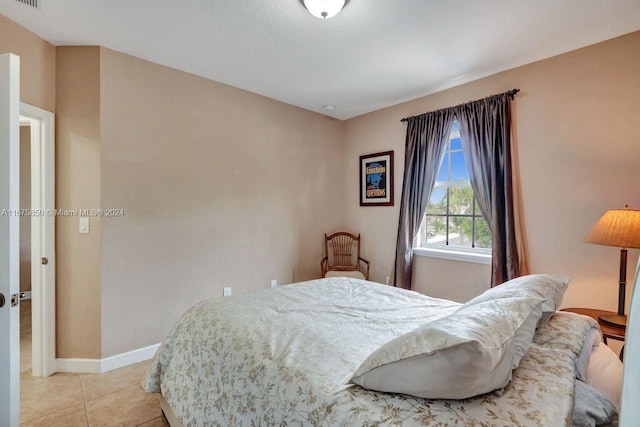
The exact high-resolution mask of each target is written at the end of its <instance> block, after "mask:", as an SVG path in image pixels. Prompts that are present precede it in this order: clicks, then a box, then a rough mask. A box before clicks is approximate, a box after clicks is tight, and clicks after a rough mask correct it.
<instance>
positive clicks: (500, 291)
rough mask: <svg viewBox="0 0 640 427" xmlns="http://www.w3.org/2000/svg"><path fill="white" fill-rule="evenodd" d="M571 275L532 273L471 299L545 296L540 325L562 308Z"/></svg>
mask: <svg viewBox="0 0 640 427" xmlns="http://www.w3.org/2000/svg"><path fill="white" fill-rule="evenodd" d="M569 281H571V279H570V278H569V277H565V276H560V275H557V274H531V275H528V276H521V277H518V278H516V279H512V280H509V281H508V282H505V283H503V284H501V285H499V286H496V287H494V288H491V289H489V290H487V291H486V292H484V293H483V294H481V295H479V296H477V297H476V298H474V299H473V300H471V301H474V300H475V301H486V300H490V299H496V298H504V297H506V298H510V297H513V296H518V295H523V296H524V295H528V296H534V297H542V298H544V303H543V304H542V317H541V318H540V321H539V322H538V327H540V326H544V325H546V324H547V322H549V319H551V316H553V314H554V313H555V312H556V310H557V309H558V308H560V304H561V303H562V298H563V297H564V293H565V291H566V290H567V286H569Z"/></svg>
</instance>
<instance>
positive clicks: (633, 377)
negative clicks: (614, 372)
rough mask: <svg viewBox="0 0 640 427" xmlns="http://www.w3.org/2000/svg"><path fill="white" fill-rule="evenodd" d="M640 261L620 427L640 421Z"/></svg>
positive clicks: (626, 348) (626, 353)
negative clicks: (639, 403)
mask: <svg viewBox="0 0 640 427" xmlns="http://www.w3.org/2000/svg"><path fill="white" fill-rule="evenodd" d="M638 355H640V259H639V260H638V265H637V267H636V275H635V278H634V280H633V291H632V296H631V307H630V309H629V316H628V318H627V333H626V339H625V344H624V373H623V382H622V398H621V401H622V404H621V408H620V427H631V426H637V425H638V420H639V419H640V406H639V405H638V402H639V401H640V358H639V357H638Z"/></svg>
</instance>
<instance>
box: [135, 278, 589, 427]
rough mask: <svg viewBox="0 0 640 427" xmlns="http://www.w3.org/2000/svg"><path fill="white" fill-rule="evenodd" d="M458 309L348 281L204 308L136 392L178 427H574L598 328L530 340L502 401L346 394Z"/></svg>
mask: <svg viewBox="0 0 640 427" xmlns="http://www.w3.org/2000/svg"><path fill="white" fill-rule="evenodd" d="M459 305H460V304H458V303H455V302H452V301H446V300H441V299H435V298H429V297H426V296H424V295H421V294H418V293H415V292H410V291H404V290H400V289H396V288H393V287H389V286H384V285H380V284H376V283H372V282H365V281H362V280H358V279H349V278H331V279H321V280H314V281H309V282H303V283H297V284H292V285H287V286H282V287H280V288H275V289H268V290H265V291H262V292H257V293H253V294H246V295H238V296H232V297H226V298H216V299H211V300H206V301H203V302H201V303H199V304H197V305H196V306H194V307H193V308H192V309H191V310H189V311H188V312H187V313H185V314H184V315H183V316H182V318H181V319H180V321H179V322H178V323H177V324H176V326H175V327H174V329H173V331H172V332H171V333H170V334H169V336H168V337H167V338H166V339H165V341H164V343H163V344H162V345H161V347H160V348H159V350H158V352H157V353H156V355H155V358H154V360H153V363H152V366H151V367H150V369H149V371H148V372H147V375H146V377H145V378H144V380H143V383H142V384H143V387H144V388H145V390H146V391H148V392H162V394H163V396H164V398H165V399H166V400H167V402H168V403H169V405H170V406H171V407H172V409H173V412H174V414H175V415H176V417H177V418H178V419H179V420H180V421H181V422H182V424H183V426H185V427H187V426H285V425H288V426H291V425H297V426H444V425H458V426H562V425H571V415H572V410H573V395H574V381H575V370H574V362H575V360H576V358H577V357H578V355H579V354H580V351H581V349H582V345H583V343H584V341H585V339H586V337H587V334H588V333H589V330H590V329H591V328H594V327H596V328H597V324H596V323H595V322H593V321H590V319H587V318H585V317H581V316H575V315H571V314H569V313H557V314H556V315H555V316H554V317H553V318H552V319H551V320H550V322H549V323H548V324H547V325H546V326H544V327H542V328H540V329H539V330H538V331H537V333H536V336H535V338H534V344H533V345H532V346H531V348H530V350H529V352H528V353H527V355H526V356H525V357H524V358H523V359H522V361H521V363H520V367H519V368H518V369H516V370H515V371H514V375H513V381H512V382H511V383H510V384H509V385H508V386H507V387H506V388H505V390H504V392H503V394H502V395H501V396H498V395H496V394H495V393H490V394H486V395H483V396H478V397H475V398H471V399H466V400H428V399H421V398H415V397H411V396H406V395H396V394H387V393H377V392H373V391H369V390H365V389H363V388H361V387H359V386H356V385H354V384H351V383H350V382H349V380H350V378H351V377H352V375H353V373H354V372H355V371H356V370H357V368H358V367H359V366H360V364H361V363H362V362H363V361H364V360H365V359H366V357H367V356H368V355H369V354H370V353H372V352H373V351H374V350H376V349H377V348H378V347H379V346H381V345H382V344H384V343H386V342H388V341H390V340H391V339H393V338H395V337H397V336H399V335H401V334H404V333H406V332H409V331H411V330H413V329H415V328H417V327H418V326H421V325H423V324H424V323H426V322H428V321H430V320H433V319H436V318H439V317H442V316H445V315H447V314H449V313H451V312H453V311H455V310H456V308H457V307H459Z"/></svg>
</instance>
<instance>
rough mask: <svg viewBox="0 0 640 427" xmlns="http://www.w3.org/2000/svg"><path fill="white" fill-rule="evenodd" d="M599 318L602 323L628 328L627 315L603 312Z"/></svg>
mask: <svg viewBox="0 0 640 427" xmlns="http://www.w3.org/2000/svg"><path fill="white" fill-rule="evenodd" d="M598 320H599V321H601V322H602V323H604V324H606V325H610V326H615V327H616V328H622V329H626V328H627V316H625V315H622V316H620V315H619V314H601V315H600V316H598Z"/></svg>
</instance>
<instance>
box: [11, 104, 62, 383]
mask: <svg viewBox="0 0 640 427" xmlns="http://www.w3.org/2000/svg"><path fill="white" fill-rule="evenodd" d="M20 115H21V116H23V117H26V118H27V119H28V120H29V122H30V127H31V211H32V212H33V213H34V215H32V216H31V328H32V344H33V345H32V368H31V369H32V375H33V376H34V377H47V376H49V375H52V374H54V373H56V372H57V369H56V253H55V250H56V246H55V218H56V212H55V115H54V114H53V113H52V112H50V111H46V110H43V109H41V108H38V107H34V106H32V105H29V104H26V103H24V102H21V103H20ZM45 258H46V260H47V262H46V264H43V262H42V260H43V259H45Z"/></svg>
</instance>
